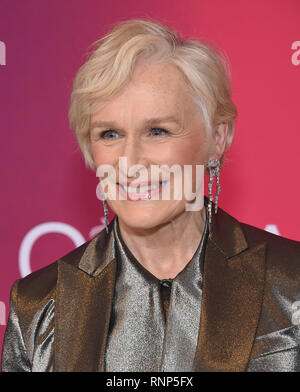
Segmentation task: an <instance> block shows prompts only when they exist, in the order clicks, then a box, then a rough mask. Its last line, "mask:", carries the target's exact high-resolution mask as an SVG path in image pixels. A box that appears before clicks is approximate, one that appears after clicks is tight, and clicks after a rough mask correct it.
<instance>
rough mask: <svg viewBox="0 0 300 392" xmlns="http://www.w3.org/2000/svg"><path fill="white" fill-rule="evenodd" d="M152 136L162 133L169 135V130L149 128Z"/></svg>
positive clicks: (161, 134)
mask: <svg viewBox="0 0 300 392" xmlns="http://www.w3.org/2000/svg"><path fill="white" fill-rule="evenodd" d="M150 132H151V133H152V135H153V136H163V135H169V134H171V132H169V131H167V130H166V129H164V128H151V131H150Z"/></svg>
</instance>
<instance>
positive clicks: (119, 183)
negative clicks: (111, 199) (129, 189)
mask: <svg viewBox="0 0 300 392" xmlns="http://www.w3.org/2000/svg"><path fill="white" fill-rule="evenodd" d="M161 182H165V181H154V182H151V181H141V182H134V181H131V182H130V181H127V182H117V184H118V185H126V186H135V187H136V186H145V185H147V186H151V185H157V184H160V183H161Z"/></svg>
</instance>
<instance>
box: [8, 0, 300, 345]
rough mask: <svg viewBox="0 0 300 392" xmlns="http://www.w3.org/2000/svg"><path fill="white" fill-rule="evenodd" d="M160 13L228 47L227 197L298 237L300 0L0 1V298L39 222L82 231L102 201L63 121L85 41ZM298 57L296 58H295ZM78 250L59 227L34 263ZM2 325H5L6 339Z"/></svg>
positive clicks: (252, 220)
mask: <svg viewBox="0 0 300 392" xmlns="http://www.w3.org/2000/svg"><path fill="white" fill-rule="evenodd" d="M133 17H152V18H155V19H157V20H159V21H161V22H163V23H166V24H169V25H171V26H173V27H175V28H176V29H177V30H178V31H179V32H181V33H182V35H183V36H184V37H186V38H205V39H208V40H209V41H210V42H211V43H213V44H215V45H217V46H218V47H220V48H221V49H223V50H224V51H225V52H226V53H227V56H228V58H229V60H230V64H231V68H232V82H233V94H234V99H235V101H236V104H237V107H238V111H239V118H238V121H237V124H236V134H235V139H234V143H233V146H232V148H231V150H230V152H229V153H228V162H227V164H226V166H225V167H224V170H223V172H222V175H221V184H222V192H221V195H220V206H221V207H222V208H224V209H225V210H227V211H228V212H229V213H231V214H232V215H234V216H235V217H237V218H238V219H240V220H242V221H244V222H247V223H249V224H252V225H255V226H257V227H260V228H263V229H264V228H265V226H266V225H267V224H276V225H277V227H278V229H279V232H280V234H281V235H282V236H285V237H288V238H292V239H295V240H298V241H300V226H299V221H300V219H299V218H300V210H299V207H298V200H299V196H300V185H299V175H298V172H299V151H300V147H299V146H300V135H299V107H300V105H299V87H300V65H298V66H295V65H293V64H292V61H291V56H292V54H293V51H292V49H291V45H292V43H293V42H294V41H300V2H299V0H284V1H283V0H254V1H253V0H252V1H248V0H226V1H224V0H186V1H173V0H163V1H162V0H159V1H158V0H151V1H145V0H136V1H135V0H126V1H123V0H114V1H108V0H105V1H104V0H18V1H17V0H1V3H0V41H3V42H5V44H6V48H7V54H6V55H7V60H6V61H7V64H6V66H0V127H1V169H2V173H1V177H2V178H1V180H2V187H1V276H0V301H3V302H5V303H6V316H8V311H9V305H8V304H9V292H10V288H11V285H12V283H13V282H14V281H15V280H16V279H18V278H19V277H20V272H19V268H18V252H19V248H20V244H21V242H22V239H23V238H24V236H25V235H26V233H27V232H28V231H29V230H31V229H32V228H33V227H35V226H37V225H38V224H40V223H43V222H51V221H59V222H64V223H68V224H70V225H72V226H73V227H75V228H76V229H77V230H79V231H80V232H81V233H82V235H83V236H84V237H85V239H86V240H88V239H89V231H90V229H91V228H92V227H93V226H97V225H98V224H99V222H100V217H101V216H102V207H101V205H100V202H99V200H97V198H96V195H95V189H96V184H97V181H96V177H95V174H94V173H93V172H92V171H88V170H87V169H85V167H84V164H83V160H82V158H81V155H80V152H79V149H78V147H77V144H76V139H75V137H74V135H73V133H72V132H71V131H70V129H69V126H68V120H67V111H68V105H69V96H70V91H71V85H72V79H73V77H74V75H75V72H76V71H77V69H78V68H79V66H80V65H81V64H82V63H83V61H84V59H85V53H86V49H87V47H88V45H89V44H91V43H92V42H93V41H95V40H96V39H98V38H99V37H100V36H101V35H103V34H104V33H105V32H106V31H107V30H108V29H109V28H110V26H111V24H112V23H115V22H117V21H120V20H124V19H128V18H133ZM298 57H300V56H298ZM73 248H74V244H73V243H72V241H71V240H70V239H68V238H67V237H64V236H62V235H59V234H49V235H46V236H44V237H42V238H41V239H40V240H38V242H37V243H36V245H35V246H34V248H33V251H32V256H31V266H32V269H33V270H36V269H38V268H40V267H43V266H45V265H46V264H49V263H51V262H53V261H55V260H56V259H57V258H59V257H60V256H62V255H63V254H65V253H67V252H68V251H70V250H71V249H73ZM4 330H5V326H0V343H2V338H3V334H4Z"/></svg>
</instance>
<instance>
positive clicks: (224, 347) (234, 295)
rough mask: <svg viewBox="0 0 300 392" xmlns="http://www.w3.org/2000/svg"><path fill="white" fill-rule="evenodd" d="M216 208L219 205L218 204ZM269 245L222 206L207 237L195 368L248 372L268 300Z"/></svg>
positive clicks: (200, 369) (198, 369)
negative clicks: (251, 238)
mask: <svg viewBox="0 0 300 392" xmlns="http://www.w3.org/2000/svg"><path fill="white" fill-rule="evenodd" d="M213 210H214V209H213ZM265 247H266V244H265V243H264V242H263V243H257V244H256V245H255V246H252V247H250V248H249V247H248V244H247V241H246V239H245V237H244V234H243V231H242V228H241V225H240V224H239V222H238V221H237V220H235V219H234V218H233V217H231V216H230V215H228V214H226V213H225V212H224V211H223V210H221V209H219V210H218V213H217V215H215V216H214V217H213V222H212V228H211V234H210V236H209V238H208V241H207V246H206V252H205V262H204V277H203V292H202V307H201V320H200V330H199V336H198V345H197V350H196V355H195V361H194V366H195V371H198V372H199V371H239V372H240V371H244V370H245V369H246V367H247V363H248V360H249V357H250V354H251V349H252V345H253V342H254V338H255V331H256V328H257V324H258V319H259V314H260V309H261V305H262V299H263V288H264V275H265Z"/></svg>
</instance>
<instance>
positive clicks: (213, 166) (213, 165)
mask: <svg viewBox="0 0 300 392" xmlns="http://www.w3.org/2000/svg"><path fill="white" fill-rule="evenodd" d="M220 165H221V162H220V160H219V159H211V160H210V161H208V163H207V167H208V170H209V182H208V184H207V186H208V193H209V203H208V218H209V224H211V222H212V211H211V210H212V202H213V201H214V203H215V214H216V213H217V211H218V200H219V193H220V191H221V185H220ZM215 176H216V178H217V184H216V195H215V197H213V195H212V186H213V182H214V178H215Z"/></svg>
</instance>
